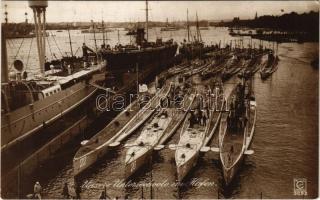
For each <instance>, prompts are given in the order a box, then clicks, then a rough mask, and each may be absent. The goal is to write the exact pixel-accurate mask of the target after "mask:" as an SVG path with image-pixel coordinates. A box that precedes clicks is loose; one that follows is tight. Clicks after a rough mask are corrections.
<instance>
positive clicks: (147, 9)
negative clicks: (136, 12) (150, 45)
mask: <svg viewBox="0 0 320 200" xmlns="http://www.w3.org/2000/svg"><path fill="white" fill-rule="evenodd" d="M148 11H149V8H148V0H146V31H147V41H148V38H149V31H148Z"/></svg>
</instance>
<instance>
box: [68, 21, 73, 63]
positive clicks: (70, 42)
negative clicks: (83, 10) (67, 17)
mask: <svg viewBox="0 0 320 200" xmlns="http://www.w3.org/2000/svg"><path fill="white" fill-rule="evenodd" d="M67 29H68V35H69V45H70V51H71V57H73V51H72V41H71V36H70V29H69V25H67Z"/></svg>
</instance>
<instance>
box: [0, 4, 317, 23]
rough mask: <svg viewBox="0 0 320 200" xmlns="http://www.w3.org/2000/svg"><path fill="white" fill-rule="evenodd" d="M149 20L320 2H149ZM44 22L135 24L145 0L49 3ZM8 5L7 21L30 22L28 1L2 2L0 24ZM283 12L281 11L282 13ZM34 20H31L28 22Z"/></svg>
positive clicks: (248, 14) (273, 11)
mask: <svg viewBox="0 0 320 200" xmlns="http://www.w3.org/2000/svg"><path fill="white" fill-rule="evenodd" d="M148 3H149V9H151V10H150V11H149V20H151V21H166V19H167V18H168V20H169V21H179V20H182V21H185V20H186V15H187V9H188V10H189V20H195V16H196V12H197V13H198V17H199V20H201V19H206V20H228V19H233V17H238V16H239V17H240V19H250V18H253V17H254V16H255V13H256V12H257V13H258V16H261V15H281V14H283V13H290V12H292V11H294V12H298V13H303V12H309V11H311V10H313V11H318V10H319V1H149V2H148ZM48 4H49V6H48V8H47V22H79V21H84V22H88V21H90V20H91V19H92V20H94V21H101V19H102V18H103V19H104V21H106V22H123V21H127V22H130V21H131V22H138V21H144V20H145V11H144V9H145V1H49V2H48ZM5 5H7V12H8V19H9V22H22V21H24V19H25V15H24V13H25V12H27V13H28V18H29V21H30V20H31V19H32V16H33V15H32V10H31V9H30V8H29V7H28V2H27V1H3V0H2V1H1V7H2V12H1V13H2V14H1V15H2V22H3V21H4V7H5ZM281 9H283V12H282V11H281ZM31 21H33V19H32V20H31Z"/></svg>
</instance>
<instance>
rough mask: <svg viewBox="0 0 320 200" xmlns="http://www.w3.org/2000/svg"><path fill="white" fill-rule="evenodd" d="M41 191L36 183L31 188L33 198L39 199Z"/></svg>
mask: <svg viewBox="0 0 320 200" xmlns="http://www.w3.org/2000/svg"><path fill="white" fill-rule="evenodd" d="M41 191H42V187H41V185H40V183H39V182H38V181H37V182H36V184H35V185H34V187H33V193H34V197H35V198H38V199H41Z"/></svg>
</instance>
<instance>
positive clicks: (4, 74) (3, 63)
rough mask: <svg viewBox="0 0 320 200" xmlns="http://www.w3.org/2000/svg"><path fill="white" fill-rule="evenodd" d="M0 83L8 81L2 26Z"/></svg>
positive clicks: (5, 47)
mask: <svg viewBox="0 0 320 200" xmlns="http://www.w3.org/2000/svg"><path fill="white" fill-rule="evenodd" d="M1 35H2V37H1V83H7V82H9V77H8V73H9V72H8V62H7V46H6V39H5V34H4V30H3V28H2V29H1Z"/></svg>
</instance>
